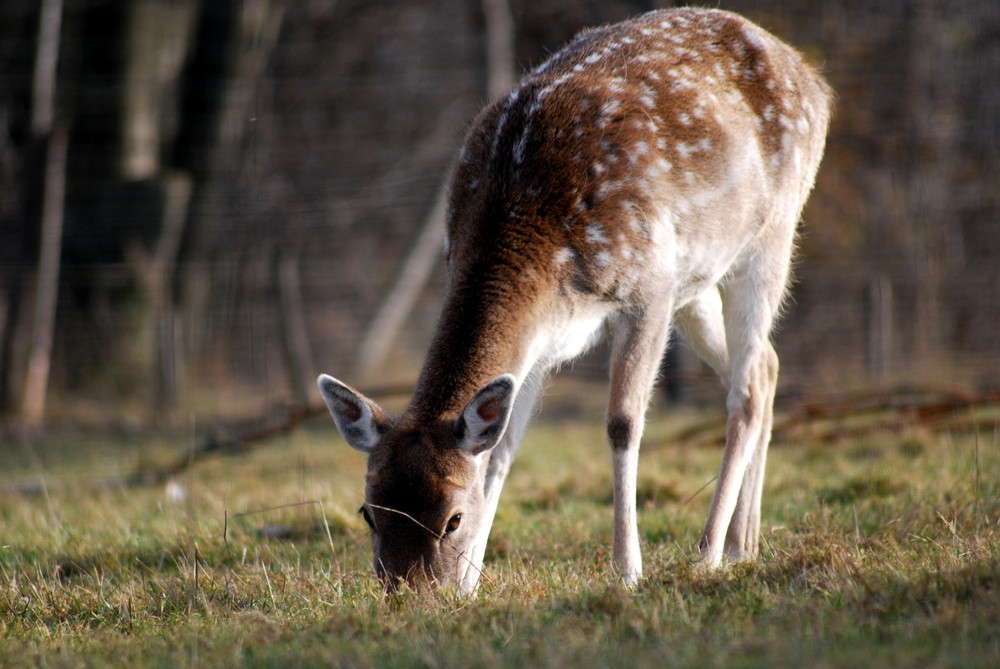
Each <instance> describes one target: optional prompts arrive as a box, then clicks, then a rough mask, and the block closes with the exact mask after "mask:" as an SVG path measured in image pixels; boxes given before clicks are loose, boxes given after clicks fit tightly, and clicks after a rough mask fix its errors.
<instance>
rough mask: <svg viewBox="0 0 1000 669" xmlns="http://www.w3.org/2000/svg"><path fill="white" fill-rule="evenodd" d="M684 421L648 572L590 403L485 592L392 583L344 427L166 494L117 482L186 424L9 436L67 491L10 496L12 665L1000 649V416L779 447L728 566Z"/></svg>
mask: <svg viewBox="0 0 1000 669" xmlns="http://www.w3.org/2000/svg"><path fill="white" fill-rule="evenodd" d="M682 422H683V418H681V419H678V418H677V417H673V418H669V419H660V420H656V421H654V422H653V423H652V424H651V426H650V431H649V433H650V439H649V440H648V443H647V446H646V447H645V449H644V453H643V460H642V463H643V465H642V473H641V476H640V479H641V480H640V501H641V507H642V515H641V518H640V527H641V530H642V532H643V533H644V546H645V558H646V573H647V578H646V579H645V580H644V581H643V583H642V584H641V585H640V587H639V588H638V589H637V590H635V591H632V592H630V591H625V590H623V589H622V588H620V587H619V586H618V585H617V584H616V583H615V581H614V579H613V578H612V577H610V576H609V574H608V571H609V569H608V563H609V555H608V546H609V544H610V532H611V512H610V509H609V505H608V502H609V500H610V474H609V462H608V460H609V458H608V455H607V452H606V448H605V446H604V443H603V429H602V427H601V425H600V424H598V423H596V422H590V423H580V422H567V423H566V424H542V425H540V426H538V427H536V428H535V429H534V430H533V431H532V432H530V433H529V436H528V438H527V440H526V443H525V446H524V448H523V450H522V453H521V455H520V458H519V460H518V463H517V465H516V466H515V469H514V472H513V473H512V475H511V479H510V481H509V483H508V487H507V490H506V491H505V497H504V499H503V501H502V502H501V509H500V512H499V515H498V519H497V523H496V525H495V528H494V537H493V540H492V543H491V546H490V549H489V552H488V554H487V574H486V580H485V582H484V586H483V588H482V590H481V592H480V595H479V597H478V599H476V600H475V601H460V600H456V599H455V598H453V597H452V596H451V595H448V594H440V595H436V596H429V597H423V598H420V597H416V596H414V595H412V594H404V595H402V596H400V597H398V598H395V599H392V600H388V601H386V600H383V598H382V597H381V595H380V594H379V589H378V586H377V584H376V583H374V582H373V580H372V578H371V576H370V574H369V570H368V568H367V565H366V562H367V560H368V545H367V537H366V533H365V530H364V527H363V522H362V521H361V520H360V519H359V518H357V516H356V515H355V513H354V510H355V509H356V508H357V506H358V504H359V501H360V499H361V485H362V472H363V466H364V462H363V458H362V457H361V456H360V455H359V454H357V453H355V452H352V451H351V450H350V449H348V448H347V447H346V446H344V445H343V444H342V442H340V440H339V438H337V437H335V436H334V434H333V433H332V432H331V431H327V430H326V429H321V428H319V427H316V428H313V429H311V430H303V431H300V432H299V433H297V434H295V435H293V436H292V437H290V438H288V439H285V440H281V441H277V442H275V443H274V444H273V445H271V446H269V447H267V448H264V449H261V450H260V451H258V452H256V453H254V454H253V455H252V456H249V457H246V458H243V459H219V460H216V461H211V462H207V463H204V464H200V465H198V466H197V467H195V468H193V469H192V470H191V471H189V472H188V473H187V474H185V475H184V476H183V477H182V479H180V480H179V481H177V482H176V484H177V485H176V486H174V487H172V488H171V489H169V490H168V489H163V488H157V489H155V490H153V489H130V490H125V489H104V488H101V487H99V486H97V485H95V483H98V482H100V481H102V480H104V479H105V478H107V477H109V476H114V475H117V474H120V473H122V472H128V471H131V469H132V468H133V467H134V466H135V465H136V464H137V463H140V462H143V461H152V460H155V459H156V458H157V457H160V456H161V455H162V454H164V453H168V452H171V451H173V450H175V449H177V448H179V445H180V444H182V443H183V442H184V440H182V439H177V440H162V441H157V440H152V439H151V440H140V439H138V438H136V437H131V438H126V437H122V436H117V437H114V436H111V437H109V436H107V435H90V436H86V435H84V436H81V435H75V436H72V437H65V438H63V439H59V438H55V437H48V438H46V439H45V440H41V441H37V442H31V443H25V444H22V445H19V444H8V445H3V446H2V447H0V451H2V453H0V471H2V472H4V474H3V476H4V482H10V481H13V480H25V479H29V478H30V479H33V480H43V479H44V483H45V485H44V486H42V494H38V495H33V496H21V495H14V494H10V493H7V494H4V493H0V527H2V538H0V636H2V638H3V642H2V644H0V666H32V665H36V666H52V667H75V666H92V667H100V666H122V665H135V666H144V667H145V666H151V667H156V666H163V667H177V666H216V665H247V666H260V667H268V666H276V667H278V666H280V667H288V666H324V665H325V666H351V667H355V666H360V667H366V666H372V667H376V666H377V667H397V666H398V667H415V666H463V667H464V666H483V667H486V666H489V667H496V666H512V667H523V666H573V665H586V666H588V667H593V668H596V667H626V666H627V667H633V666H644V665H652V664H654V663H655V664H669V665H674V666H725V667H733V666H736V667H773V666H851V667H853V666H872V665H876V664H882V665H886V664H888V665H891V666H920V667H938V666H940V667H975V666H982V667H995V666H1000V632H998V630H1000V549H998V539H1000V527H998V520H1000V439H998V437H997V436H996V434H995V433H972V434H962V435H957V434H956V435H955V436H950V435H947V434H945V435H940V434H935V433H925V432H921V431H919V430H916V429H914V430H910V431H904V432H901V433H885V432H881V433H880V432H873V433H869V434H864V435H863V436H861V437H852V438H850V439H845V440H843V441H839V442H833V443H822V444H821V443H812V442H810V441H809V440H808V439H804V440H802V441H798V442H796V443H791V442H788V443H778V444H775V446H774V447H773V450H772V455H771V458H770V461H769V479H768V485H767V491H766V497H765V509H764V533H763V551H762V552H763V555H762V559H761V560H760V561H759V562H757V563H753V564H745V565H737V566H734V567H730V568H727V569H723V570H720V571H717V572H705V571H701V570H698V569H695V568H693V567H692V566H691V564H690V560H691V558H692V556H693V545H694V543H695V542H696V540H697V538H698V533H699V531H700V524H701V522H702V521H703V519H704V515H705V511H706V508H707V505H708V500H709V498H710V494H711V488H710V487H709V488H708V489H706V490H704V491H702V492H700V493H699V490H700V489H701V488H702V486H703V485H704V484H705V483H706V482H707V481H709V480H710V479H711V477H712V476H713V475H714V473H715V470H716V468H717V466H718V458H719V453H718V451H717V448H715V447H708V446H704V447H677V446H672V445H671V444H670V440H669V436H670V434H671V433H672V432H674V431H676V429H678V426H679V425H680V424H681V423H682ZM181 493H183V495H181ZM285 505H293V506H285ZM279 506H280V507H283V508H275V509H272V507H279ZM265 509H271V510H265Z"/></svg>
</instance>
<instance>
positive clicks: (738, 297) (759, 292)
mask: <svg viewBox="0 0 1000 669" xmlns="http://www.w3.org/2000/svg"><path fill="white" fill-rule="evenodd" d="M790 243H791V242H790V239H789V240H788V244H789V245H790ZM779 257H787V254H785V255H782V254H779ZM787 273H788V266H787V261H786V262H785V263H777V264H774V263H767V262H762V261H761V260H760V259H759V258H758V259H756V262H752V263H751V264H750V266H749V269H746V268H745V269H744V270H743V271H742V272H737V273H735V274H734V275H733V276H731V277H730V278H729V279H728V280H727V282H726V284H725V286H724V288H723V292H722V299H723V313H724V320H725V331H726V341H727V346H728V350H729V357H730V361H731V372H730V382H729V393H728V397H727V400H726V408H727V411H728V414H729V415H728V418H727V422H726V446H725V451H724V453H723V456H722V467H721V468H720V470H719V478H718V481H717V483H716V488H715V494H714V495H713V496H712V502H711V504H710V506H709V511H708V519H707V521H706V523H705V531H704V533H703V534H702V538H701V543H700V548H701V552H702V560H703V562H704V563H705V564H706V565H708V566H713V567H714V566H716V565H718V564H719V563H720V562H721V561H722V558H723V554H725V556H726V557H727V558H728V559H730V560H740V559H745V558H749V557H752V556H753V555H755V554H756V551H757V537H758V532H759V527H760V495H761V488H762V486H763V479H764V465H765V461H766V457H767V446H768V443H769V442H770V438H771V434H770V432H771V421H772V408H773V401H774V392H775V386H776V383H777V373H778V366H777V356H776V355H775V353H774V349H773V348H772V346H771V343H770V340H769V337H770V331H771V326H772V324H773V322H774V317H775V315H776V312H777V310H778V305H779V304H780V301H781V297H782V294H783V292H784V288H785V282H786V278H787Z"/></svg>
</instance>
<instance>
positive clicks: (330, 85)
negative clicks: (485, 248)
mask: <svg viewBox="0 0 1000 669" xmlns="http://www.w3.org/2000/svg"><path fill="white" fill-rule="evenodd" d="M53 2H54V3H55V4H56V5H61V24H60V26H59V27H58V30H57V32H56V33H55V35H56V37H55V38H53V37H52V36H51V35H50V36H49V37H48V40H49V42H50V46H52V44H51V40H52V39H56V40H57V41H56V43H55V44H54V50H55V53H56V54H57V56H58V64H57V70H56V73H55V78H54V80H53V82H52V90H53V92H54V110H53V113H52V119H51V121H50V123H49V124H48V126H46V125H45V124H44V123H42V124H41V125H38V124H37V123H36V122H35V119H36V115H37V112H38V109H39V107H40V105H41V104H42V103H41V102H40V101H39V96H38V88H37V85H36V87H35V88H33V81H34V80H35V79H34V78H35V77H36V76H37V73H38V62H39V61H38V54H39V53H41V52H42V51H40V47H43V46H45V45H44V44H42V42H41V41H40V40H42V36H43V34H44V33H43V32H41V31H40V30H39V25H40V24H41V21H40V17H41V14H40V11H41V7H43V6H46V3H48V5H52V4H53ZM665 4H669V3H655V2H640V1H631V2H630V1H625V0H616V1H615V2H598V1H580V0H575V1H574V0H543V1H534V0H533V1H531V2H528V1H522V0H513V1H512V2H511V3H510V13H511V16H512V19H513V24H512V29H513V32H512V36H513V39H514V63H513V64H512V65H513V66H514V67H515V68H516V70H518V71H523V70H524V69H526V68H528V67H530V66H531V65H532V64H534V63H538V62H539V61H540V60H541V59H543V58H544V57H545V56H546V54H548V53H550V52H552V51H554V50H556V49H557V48H559V46H560V45H561V44H562V43H564V42H565V41H566V40H567V39H569V38H570V37H571V36H572V35H573V34H574V33H575V32H576V31H577V30H578V29H580V28H582V27H584V26H587V25H592V24H595V23H601V22H608V21H614V20H619V19H622V18H625V17H627V16H629V15H632V14H635V13H637V12H640V11H643V10H647V9H650V8H652V7H653V6H660V5H665ZM721 6H722V7H723V8H725V9H731V10H735V11H738V12H742V13H745V14H747V15H748V16H750V17H751V18H752V19H754V20H756V21H758V22H759V23H761V24H762V25H764V26H765V27H767V28H769V29H770V30H772V31H773V32H775V33H777V34H778V35H779V36H781V37H783V38H785V39H787V40H788V41H789V42H791V43H793V44H795V45H797V46H798V47H800V48H801V49H802V50H804V51H805V53H806V54H807V55H808V57H809V58H810V59H811V60H812V61H813V62H814V63H816V64H817V65H819V66H821V67H822V68H823V70H824V71H825V72H826V74H827V76H828V77H829V79H830V80H831V82H832V83H833V85H834V87H835V88H836V90H837V92H838V94H839V104H838V108H837V113H836V117H835V121H834V125H833V128H832V132H831V136H830V141H829V144H828V152H827V158H826V161H825V163H824V166H823V168H822V170H821V173H820V177H819V181H818V184H817V189H816V192H815V194H814V196H813V198H812V200H811V203H810V205H809V207H808V210H807V211H806V214H805V226H804V229H803V235H802V237H801V243H800V248H801V253H800V262H799V263H798V269H797V276H798V283H797V285H796V288H795V292H794V300H793V302H792V303H791V304H790V308H789V310H788V314H787V317H786V319H785V321H784V324H783V327H782V328H781V330H780V332H779V333H778V334H777V338H778V340H779V341H778V350H779V351H781V354H782V361H783V375H784V376H783V388H784V391H783V392H784V393H785V395H786V396H787V395H789V394H795V393H801V392H811V391H815V390H822V389H823V388H827V387H831V386H837V385H841V384H843V383H857V382H864V381H870V380H887V379H889V380H898V379H900V378H902V379H906V380H920V379H925V380H926V379H934V380H937V381H955V382H962V383H967V384H971V385H973V386H979V387H983V386H988V387H989V389H992V388H995V387H996V382H995V380H994V379H995V378H996V373H997V371H998V369H997V366H998V361H1000V327H998V324H997V313H998V312H997V305H998V304H1000V300H998V297H1000V295H998V291H1000V261H998V259H1000V234H998V229H997V228H998V220H1000V216H998V215H1000V174H998V170H1000V156H998V153H1000V87H998V86H997V85H996V81H998V80H1000V39H998V35H1000V5H998V4H997V3H995V2H991V1H989V0H964V1H959V0H918V1H916V2H909V1H907V2H904V1H902V0H879V1H877V2H867V1H866V2H862V1H861V0H838V1H837V2H810V1H808V0H800V1H797V2H777V1H774V0H770V1H768V0H726V1H725V2H722V3H721ZM488 27H489V25H488V21H487V19H486V15H485V14H484V11H483V6H482V5H481V4H480V3H476V2H467V1H464V0H443V1H441V2H412V1H410V0H384V1H381V2H369V1H368V0H239V1H237V0H216V1H212V2H208V1H207V0H204V1H203V0H128V1H125V0H122V1H116V2H98V1H94V0H62V2H60V1H59V0H46V2H45V3H39V2H36V1H35V0H9V1H7V2H4V3H3V6H2V8H0V184H2V189H0V410H2V411H3V412H4V413H6V414H7V415H8V416H10V415H16V414H17V413H18V412H19V411H20V410H21V406H22V397H23V396H24V394H25V378H26V375H27V369H26V366H27V360H28V359H29V353H28V351H29V349H30V346H31V341H32V336H33V334H32V333H33V322H34V321H33V314H34V313H35V310H36V308H37V305H38V300H37V295H38V293H37V291H36V288H37V286H38V285H39V281H38V278H39V255H40V240H41V234H40V230H41V227H40V224H39V220H40V217H41V216H42V211H43V202H44V198H43V194H44V192H45V189H44V185H45V180H44V173H45V166H46V164H48V163H49V162H51V161H50V160H49V159H48V158H47V156H49V157H51V151H48V152H47V149H46V146H49V145H50V142H49V138H50V137H51V136H52V134H53V133H57V134H58V133H59V132H63V133H65V135H66V136H67V137H68V153H67V160H66V168H65V177H66V187H65V200H64V212H65V213H64V216H63V235H62V243H61V251H62V253H61V257H60V263H59V269H60V273H59V275H58V297H57V306H56V311H55V321H54V322H55V329H54V338H53V345H52V349H51V350H52V355H51V372H50V374H49V380H50V383H49V388H50V393H49V396H50V398H51V399H50V402H49V408H48V416H49V420H50V421H51V420H54V419H58V418H60V417H72V418H75V419H81V418H93V417H95V416H104V418H105V419H106V418H107V416H108V415H109V414H110V415H113V416H115V417H116V420H128V421H132V420H141V421H148V420H152V419H155V420H157V421H168V422H169V421H171V420H176V419H177V418H178V417H183V416H187V415H190V412H191V411H194V410H197V411H205V412H209V413H212V412H217V411H226V410H233V409H237V408H239V409H244V410H245V409H248V408H254V407H258V406H259V405H260V404H263V403H270V402H273V401H277V400H289V399H300V400H301V399H305V398H307V397H308V395H307V393H308V392H309V388H308V387H307V386H310V384H311V381H309V378H314V376H315V372H316V371H318V370H324V371H336V372H337V373H339V374H344V375H345V376H347V375H349V373H350V370H351V369H352V367H354V362H355V361H356V359H357V356H358V353H359V351H360V350H361V349H362V347H363V339H364V333H365V332H366V329H367V328H368V326H369V324H370V323H371V321H372V318H373V316H374V314H375V312H376V310H377V308H378V306H379V304H380V302H381V300H382V298H383V296H384V295H385V293H386V291H387V290H388V288H389V286H390V285H391V284H392V282H393V281H394V280H395V277H396V276H397V274H398V272H399V270H400V266H401V264H402V262H403V259H404V257H405V254H406V253H407V251H408V249H409V248H410V247H411V246H412V245H413V243H414V239H415V238H416V236H417V234H418V232H419V229H420V227H421V226H422V225H423V221H424V219H425V217H426V216H427V215H428V213H429V212H430V210H431V209H432V207H433V203H434V197H435V192H436V191H437V189H438V187H439V185H440V184H441V182H442V180H443V178H444V176H445V175H446V173H447V171H448V168H449V165H450V161H451V160H452V157H453V155H454V154H455V153H456V150H457V146H458V143H459V141H460V139H461V137H462V134H463V131H464V128H465V127H466V124H467V123H468V121H469V119H470V118H471V116H472V115H473V114H474V113H475V112H476V110H477V109H478V108H479V107H480V106H481V105H482V104H483V103H484V102H485V101H486V100H487V99H488V92H487V89H486V86H487V84H486V82H487V66H488V63H487V56H486V35H487V28H488ZM33 91H34V92H33ZM439 264H440V263H439ZM442 281H443V277H442V271H441V268H440V267H437V269H436V270H435V273H434V274H433V276H432V278H431V281H430V283H429V284H428V286H427V287H426V289H424V290H423V291H422V293H421V294H420V298H419V300H418V303H417V307H416V308H415V309H414V310H413V312H412V313H411V315H410V317H409V318H408V320H407V322H406V327H405V332H404V334H403V335H401V336H400V337H398V338H397V339H396V340H395V346H394V347H393V350H392V353H391V355H390V356H389V358H388V360H386V361H383V364H382V365H381V367H380V369H379V370H377V373H376V374H374V375H373V376H371V377H369V378H368V379H366V380H367V381H368V382H373V381H379V380H381V381H408V380H410V379H411V378H412V377H413V376H414V373H415V367H416V365H417V363H418V361H419V358H420V356H421V355H422V353H423V350H424V346H425V345H426V341H427V339H428V335H429V331H430V328H431V327H432V325H433V320H434V318H435V316H436V306H437V304H438V300H439V299H440V294H441V289H442ZM290 314H291V316H290ZM686 364H687V367H686V369H687V370H688V372H690V373H691V374H693V376H694V377H695V378H697V377H698V375H699V373H700V372H699V369H698V367H697V366H693V365H691V363H690V361H689V362H688V363H686ZM980 389H987V388H980Z"/></svg>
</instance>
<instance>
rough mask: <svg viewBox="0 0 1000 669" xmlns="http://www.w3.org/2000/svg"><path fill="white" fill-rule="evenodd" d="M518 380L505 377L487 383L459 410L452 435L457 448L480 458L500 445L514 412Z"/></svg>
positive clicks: (508, 375) (508, 376)
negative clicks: (455, 440)
mask: <svg viewBox="0 0 1000 669" xmlns="http://www.w3.org/2000/svg"><path fill="white" fill-rule="evenodd" d="M516 390H517V379H516V378H515V377H514V375H513V374H504V375H503V376H499V377H497V378H495V379H494V380H493V381H490V382H489V383H488V384H486V386H484V387H483V389H482V390H480V391H479V392H478V393H476V396H475V397H473V398H472V399H471V400H469V403H468V404H466V405H465V408H464V409H462V413H461V415H460V416H459V417H458V422H457V423H456V425H455V431H456V434H457V435H458V445H459V448H461V449H462V450H463V451H465V452H466V453H468V454H469V455H479V454H480V453H483V452H485V451H488V450H489V449H491V448H493V447H494V446H496V445H497V444H498V443H499V442H500V438H501V437H502V436H503V433H504V430H506V429H507V421H509V420H510V413H511V410H512V409H513V408H514V395H515V393H516Z"/></svg>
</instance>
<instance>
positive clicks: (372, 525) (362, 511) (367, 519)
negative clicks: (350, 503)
mask: <svg viewBox="0 0 1000 669" xmlns="http://www.w3.org/2000/svg"><path fill="white" fill-rule="evenodd" d="M358 513H360V514H361V517H362V518H364V519H365V522H366V523H368V527H369V528H371V530H372V531H373V532H374V531H375V523H374V522H372V517H371V516H369V515H368V509H366V508H365V507H363V506H362V507H361V508H360V509H358Z"/></svg>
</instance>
